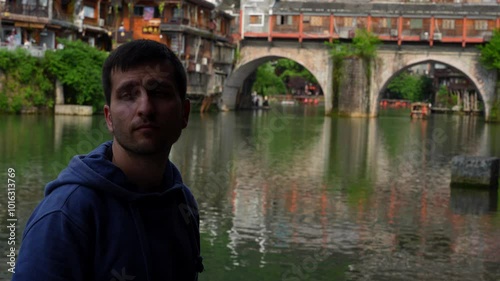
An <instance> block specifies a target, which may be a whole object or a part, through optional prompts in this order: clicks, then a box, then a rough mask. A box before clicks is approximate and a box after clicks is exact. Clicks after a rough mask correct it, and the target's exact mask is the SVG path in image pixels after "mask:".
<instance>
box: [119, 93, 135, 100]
mask: <svg viewBox="0 0 500 281" xmlns="http://www.w3.org/2000/svg"><path fill="white" fill-rule="evenodd" d="M120 98H121V99H122V100H131V99H132V98H133V95H132V93H130V92H123V93H122V94H121V95H120Z"/></svg>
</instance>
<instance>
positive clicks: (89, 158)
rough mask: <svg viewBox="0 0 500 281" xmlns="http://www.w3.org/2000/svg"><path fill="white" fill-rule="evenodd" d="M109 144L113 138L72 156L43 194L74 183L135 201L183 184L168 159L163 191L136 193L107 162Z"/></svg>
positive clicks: (125, 179)
mask: <svg viewBox="0 0 500 281" xmlns="http://www.w3.org/2000/svg"><path fill="white" fill-rule="evenodd" d="M112 144H113V142H112V141H108V142H105V143H103V144H101V145H100V146H98V147H97V148H96V149H95V150H93V151H91V152H90V153H89V154H87V155H77V156H74V157H73V158H72V159H71V161H70V163H69V165H68V167H67V168H66V169H64V170H63V171H62V172H61V173H60V174H59V176H58V177H57V179H56V180H54V181H52V182H50V183H48V184H47V186H46V188H45V196H47V195H49V194H50V193H52V192H53V191H54V190H56V189H57V188H59V187H61V186H64V185H68V184H76V185H81V186H84V187H86V188H90V189H94V190H96V191H100V192H105V193H109V194H111V195H112V196H114V197H118V198H120V199H121V200H126V201H137V200H145V199H154V198H157V199H159V198H162V197H164V196H166V195H167V194H169V193H171V192H172V191H174V190H177V189H182V188H183V187H184V184H183V182H182V178H181V175H180V173H179V171H178V170H177V168H176V167H175V166H174V165H173V164H172V163H171V162H170V161H168V164H167V168H166V169H165V174H164V176H163V183H162V186H164V187H165V189H164V190H163V191H162V192H150V193H141V192H136V191H135V190H137V187H136V186H135V185H134V184H133V183H131V182H129V181H128V180H127V177H126V175H125V174H124V173H123V171H122V170H121V169H120V168H118V167H117V166H115V165H114V164H113V163H112V162H111V161H110V159H111V158H112V157H111V156H112V151H111V146H112Z"/></svg>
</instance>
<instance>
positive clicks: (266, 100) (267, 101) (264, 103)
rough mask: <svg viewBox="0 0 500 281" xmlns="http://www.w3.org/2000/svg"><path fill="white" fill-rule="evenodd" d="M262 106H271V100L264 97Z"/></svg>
mask: <svg viewBox="0 0 500 281" xmlns="http://www.w3.org/2000/svg"><path fill="white" fill-rule="evenodd" d="M262 106H269V98H268V97H267V96H264V102H263V103H262Z"/></svg>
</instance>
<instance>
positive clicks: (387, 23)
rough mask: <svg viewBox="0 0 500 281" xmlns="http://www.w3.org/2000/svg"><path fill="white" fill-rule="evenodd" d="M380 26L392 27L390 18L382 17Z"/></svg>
mask: <svg viewBox="0 0 500 281" xmlns="http://www.w3.org/2000/svg"><path fill="white" fill-rule="evenodd" d="M380 27H383V28H388V27H392V18H383V19H382V20H381V21H380Z"/></svg>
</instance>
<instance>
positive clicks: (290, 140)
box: [0, 106, 500, 280]
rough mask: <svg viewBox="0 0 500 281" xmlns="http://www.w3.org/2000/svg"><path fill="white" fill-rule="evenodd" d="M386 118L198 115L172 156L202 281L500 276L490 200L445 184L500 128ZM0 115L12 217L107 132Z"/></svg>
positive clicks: (100, 126)
mask: <svg viewBox="0 0 500 281" xmlns="http://www.w3.org/2000/svg"><path fill="white" fill-rule="evenodd" d="M383 113H384V112H382V116H380V117H379V118H377V119H348V118H325V117H324V116H323V114H322V111H321V108H319V107H314V106H304V107H303V106H295V107H286V108H279V107H275V108H273V110H269V111H246V112H225V113H219V114H212V115H210V114H208V115H198V114H192V115H191V117H190V125H189V126H188V128H186V130H185V131H184V133H183V135H182V137H181V138H180V140H179V142H178V143H177V144H175V146H174V148H173V150H172V153H171V159H172V161H173V162H174V163H176V165H177V166H178V167H179V168H180V170H181V173H182V175H183V178H184V181H185V182H186V183H187V184H188V185H189V186H190V187H191V188H192V190H193V192H194V194H195V196H196V197H197V199H198V202H199V204H200V210H201V219H202V223H201V231H202V249H203V255H204V257H205V261H206V262H205V265H206V268H207V271H206V272H204V273H203V274H201V276H200V279H201V280H234V279H238V278H240V279H241V276H245V279H248V280H332V279H333V280H443V279H449V280H477V279H482V280H498V279H500V269H499V267H497V266H494V265H496V264H498V263H499V262H500V257H499V256H498V254H497V253H498V252H500V241H498V239H497V237H498V236H499V234H500V213H499V211H498V208H497V205H496V204H495V202H496V201H495V200H492V198H493V199H497V200H498V195H497V196H496V197H495V196H494V195H492V194H486V193H481V192H474V193H468V192H464V191H462V190H455V189H450V186H449V179H450V161H451V158H452V157H453V156H455V155H457V154H471V155H484V156H486V155H488V156H497V157H500V141H499V138H500V137H499V136H500V126H499V125H495V124H485V123H484V122H483V120H482V119H481V118H478V117H472V116H450V115H433V116H432V118H431V119H429V120H411V119H409V118H408V116H407V114H401V115H398V114H391V116H388V115H383ZM1 118H3V120H2V122H0V133H1V134H2V136H8V137H5V138H2V139H1V140H0V141H1V143H0V144H1V145H0V149H1V151H0V152H2V154H1V156H0V157H1V159H2V161H1V162H0V165H1V168H2V169H4V170H5V169H6V167H8V166H9V165H15V166H16V168H17V169H18V170H19V171H20V172H19V204H21V206H22V207H21V208H22V211H21V212H20V213H19V218H20V220H25V219H26V218H27V216H28V214H29V213H31V210H32V208H33V207H34V205H35V204H36V203H37V202H38V201H39V200H40V199H41V196H42V190H43V186H44V185H45V184H46V183H47V182H48V181H50V180H52V179H53V178H54V177H55V176H56V175H57V172H55V171H53V170H54V169H53V168H54V167H56V168H57V167H59V166H61V165H62V166H63V165H65V164H66V163H67V162H68V161H69V158H70V156H72V153H85V152H86V150H88V149H90V148H91V147H93V146H95V145H97V144H99V143H101V142H102V141H104V140H106V139H108V138H109V135H108V134H107V129H106V127H105V123H104V121H103V119H102V117H92V118H91V120H90V122H89V121H88V120H89V119H86V120H82V119H78V120H77V119H73V117H68V118H67V119H64V120H62V119H59V120H53V119H51V118H52V117H44V118H45V119H44V118H40V119H38V118H31V119H30V118H24V117H19V116H15V117H4V116H2V117H1ZM75 118H78V117H75ZM89 124H90V126H89ZM34 143H36V144H37V146H36V147H35V146H34V145H33V144H34ZM54 163H56V164H57V165H55V164H54ZM2 202H5V194H0V204H3V203H2ZM1 206H3V205H0V207H1ZM4 215H5V214H3V213H0V219H1V220H5V217H4ZM23 227H24V224H23ZM20 231H22V229H20ZM0 233H1V234H2V235H5V230H2V232H0ZM19 237H20V236H19ZM1 261H2V262H3V260H1Z"/></svg>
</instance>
